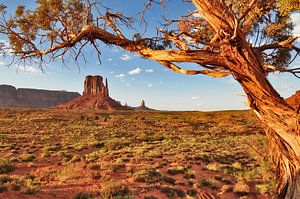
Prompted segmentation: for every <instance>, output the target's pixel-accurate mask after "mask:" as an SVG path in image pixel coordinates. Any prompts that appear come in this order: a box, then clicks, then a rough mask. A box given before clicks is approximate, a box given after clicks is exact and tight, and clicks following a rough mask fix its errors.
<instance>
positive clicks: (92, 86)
mask: <svg viewBox="0 0 300 199" xmlns="http://www.w3.org/2000/svg"><path fill="white" fill-rule="evenodd" d="M57 108H59V109H94V110H128V109H130V108H128V107H126V106H122V105H121V103H120V102H118V101H116V100H114V99H112V98H111V97H109V90H108V81H107V79H106V80H105V85H104V83H103V77H101V76H99V75H98V76H90V75H89V76H86V78H85V81H84V91H83V95H82V96H80V97H77V98H76V99H74V100H72V101H70V102H68V103H65V104H61V105H59V106H57Z"/></svg>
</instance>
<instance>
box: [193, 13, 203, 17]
mask: <svg viewBox="0 0 300 199" xmlns="http://www.w3.org/2000/svg"><path fill="white" fill-rule="evenodd" d="M193 17H195V18H199V17H201V15H200V14H199V13H194V14H193Z"/></svg>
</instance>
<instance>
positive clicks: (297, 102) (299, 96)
mask: <svg viewBox="0 0 300 199" xmlns="http://www.w3.org/2000/svg"><path fill="white" fill-rule="evenodd" d="M285 100H286V102H287V103H288V104H289V105H291V106H292V107H294V108H295V109H298V108H299V106H300V90H299V91H296V93H295V94H294V95H292V96H291V97H289V98H286V99H285Z"/></svg>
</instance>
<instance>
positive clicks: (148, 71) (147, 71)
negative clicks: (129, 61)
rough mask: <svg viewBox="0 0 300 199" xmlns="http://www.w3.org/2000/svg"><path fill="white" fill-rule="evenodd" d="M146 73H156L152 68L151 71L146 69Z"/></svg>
mask: <svg viewBox="0 0 300 199" xmlns="http://www.w3.org/2000/svg"><path fill="white" fill-rule="evenodd" d="M145 71H146V73H153V72H154V70H153V69H151V68H150V69H146V70H145Z"/></svg>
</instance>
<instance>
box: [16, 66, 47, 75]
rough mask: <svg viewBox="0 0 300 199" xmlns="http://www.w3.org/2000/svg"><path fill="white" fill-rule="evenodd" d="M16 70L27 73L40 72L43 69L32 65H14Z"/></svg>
mask: <svg viewBox="0 0 300 199" xmlns="http://www.w3.org/2000/svg"><path fill="white" fill-rule="evenodd" d="M15 67H16V68H17V71H19V72H23V73H29V74H42V73H43V71H42V70H41V69H39V68H36V67H33V66H15Z"/></svg>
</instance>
